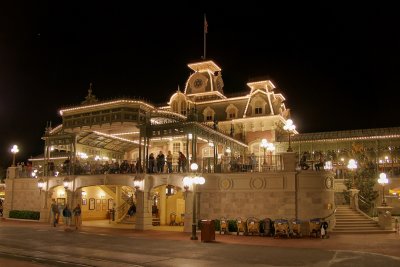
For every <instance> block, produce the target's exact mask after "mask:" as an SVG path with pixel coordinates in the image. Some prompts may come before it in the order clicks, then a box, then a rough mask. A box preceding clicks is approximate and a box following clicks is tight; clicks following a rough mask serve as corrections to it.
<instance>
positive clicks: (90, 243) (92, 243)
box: [0, 221, 400, 267]
mask: <svg viewBox="0 0 400 267" xmlns="http://www.w3.org/2000/svg"><path fill="white" fill-rule="evenodd" d="M199 235H200V233H199ZM189 237H190V235H189V234H187V233H178V232H161V231H134V230H126V229H111V228H96V227H84V228H83V229H82V230H81V231H73V232H65V231H64V230H63V228H58V227H57V228H54V227H51V226H50V225H48V224H42V223H28V222H11V221H2V222H0V240H1V241H0V242H1V243H0V266H27V267H33V266H160V267H164V266H177V267H179V266H194V267H196V266H241V267H244V266H400V236H399V235H398V234H370V235H331V236H330V238H329V239H310V238H302V239H273V238H271V237H258V236H254V237H253V236H236V235H218V234H217V235H216V239H217V241H216V242H212V243H202V242H200V241H191V240H190V239H189Z"/></svg>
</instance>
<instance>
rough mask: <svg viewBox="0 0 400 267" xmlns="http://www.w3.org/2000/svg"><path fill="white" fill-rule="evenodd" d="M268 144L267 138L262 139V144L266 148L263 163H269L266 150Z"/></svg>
mask: <svg viewBox="0 0 400 267" xmlns="http://www.w3.org/2000/svg"><path fill="white" fill-rule="evenodd" d="M268 145H269V143H268V141H267V139H265V138H264V139H262V140H261V143H260V146H261V147H262V148H263V149H264V163H263V164H264V165H267V160H266V155H265V151H266V149H267V148H268Z"/></svg>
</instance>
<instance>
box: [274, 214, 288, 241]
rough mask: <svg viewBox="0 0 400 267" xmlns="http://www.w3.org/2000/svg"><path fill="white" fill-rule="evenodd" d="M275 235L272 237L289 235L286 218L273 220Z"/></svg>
mask: <svg viewBox="0 0 400 267" xmlns="http://www.w3.org/2000/svg"><path fill="white" fill-rule="evenodd" d="M274 227H275V235H274V238H276V237H279V236H286V237H289V231H290V230H289V222H288V220H286V219H277V220H275V222H274Z"/></svg>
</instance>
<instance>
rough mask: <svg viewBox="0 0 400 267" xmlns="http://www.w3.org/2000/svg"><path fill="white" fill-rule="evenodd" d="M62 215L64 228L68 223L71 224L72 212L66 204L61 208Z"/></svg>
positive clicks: (67, 227) (66, 227)
mask: <svg viewBox="0 0 400 267" xmlns="http://www.w3.org/2000/svg"><path fill="white" fill-rule="evenodd" d="M62 215H63V217H64V223H65V225H64V228H65V230H67V229H69V227H70V225H71V217H72V213H71V210H70V209H69V208H68V204H67V205H65V208H64V209H63V212H62Z"/></svg>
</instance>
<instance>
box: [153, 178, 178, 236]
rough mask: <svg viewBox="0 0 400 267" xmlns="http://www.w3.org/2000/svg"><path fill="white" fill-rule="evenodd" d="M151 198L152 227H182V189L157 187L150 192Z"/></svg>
mask: <svg viewBox="0 0 400 267" xmlns="http://www.w3.org/2000/svg"><path fill="white" fill-rule="evenodd" d="M151 198H152V214H153V225H154V226H183V223H184V216H185V198H184V191H183V190H182V188H180V187H178V186H174V185H171V184H168V185H167V184H163V185H159V186H156V187H154V188H153V189H152V190H151ZM182 230H183V229H182Z"/></svg>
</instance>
